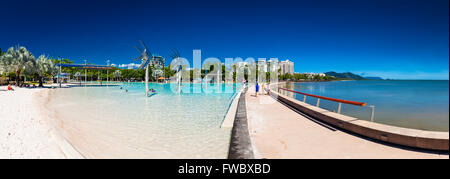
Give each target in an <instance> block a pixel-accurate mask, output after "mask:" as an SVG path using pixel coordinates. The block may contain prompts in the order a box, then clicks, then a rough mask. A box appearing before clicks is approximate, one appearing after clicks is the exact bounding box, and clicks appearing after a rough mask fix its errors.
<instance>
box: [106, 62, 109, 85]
mask: <svg viewBox="0 0 450 179" xmlns="http://www.w3.org/2000/svg"><path fill="white" fill-rule="evenodd" d="M106 66H108V68H109V60H106ZM108 68H107V69H106V82H109V76H108V75H109V69H108Z"/></svg>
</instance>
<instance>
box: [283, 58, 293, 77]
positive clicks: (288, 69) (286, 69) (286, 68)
mask: <svg viewBox="0 0 450 179" xmlns="http://www.w3.org/2000/svg"><path fill="white" fill-rule="evenodd" d="M280 68H281V74H282V75H284V74H286V73H289V74H291V75H293V74H294V62H292V61H289V60H285V61H281V62H280Z"/></svg>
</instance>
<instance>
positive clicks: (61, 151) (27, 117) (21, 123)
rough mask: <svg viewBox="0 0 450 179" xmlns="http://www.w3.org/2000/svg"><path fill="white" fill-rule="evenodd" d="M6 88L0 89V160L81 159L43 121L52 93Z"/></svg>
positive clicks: (46, 120) (50, 125)
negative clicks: (7, 89)
mask: <svg viewBox="0 0 450 179" xmlns="http://www.w3.org/2000/svg"><path fill="white" fill-rule="evenodd" d="M6 88H7V87H6V86H0V158H32V159H36V158H80V157H81V156H80V155H79V154H78V153H77V152H76V151H74V149H73V148H72V147H71V146H70V144H68V143H67V142H66V141H65V140H64V139H63V137H62V136H61V135H59V133H58V131H57V130H56V129H55V128H54V127H52V124H51V123H50V122H49V120H48V119H46V117H45V114H46V112H45V110H44V108H43V104H44V102H45V100H46V97H47V91H48V90H51V89H47V88H44V89H40V88H36V89H26V88H15V91H6ZM47 116H48V115H47Z"/></svg>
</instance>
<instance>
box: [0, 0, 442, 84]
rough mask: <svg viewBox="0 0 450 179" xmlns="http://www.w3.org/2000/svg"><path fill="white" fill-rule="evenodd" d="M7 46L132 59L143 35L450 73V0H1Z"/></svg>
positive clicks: (160, 47)
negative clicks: (135, 46)
mask: <svg viewBox="0 0 450 179" xmlns="http://www.w3.org/2000/svg"><path fill="white" fill-rule="evenodd" d="M0 7H1V10H0V18H1V20H0V48H2V49H3V50H6V49H7V48H8V47H10V46H15V45H17V44H20V45H23V46H26V47H27V48H28V49H29V50H30V51H31V52H32V53H33V54H34V55H35V56H38V55H40V54H43V53H44V54H47V55H50V56H53V57H57V56H61V57H64V58H69V59H71V60H74V61H75V62H76V63H81V62H83V61H82V59H87V60H88V61H89V62H92V63H97V64H104V63H105V60H106V59H110V60H111V61H112V62H113V63H115V64H128V63H131V62H132V59H134V58H136V57H137V56H138V55H139V54H138V52H137V51H136V50H135V49H134V48H133V46H134V45H137V44H138V40H139V39H142V40H143V41H144V42H146V44H147V46H149V48H150V49H151V51H152V52H154V53H157V54H160V55H162V56H165V57H166V59H170V57H169V55H170V54H171V49H172V48H176V49H178V50H179V51H180V52H181V55H182V56H184V57H186V58H187V59H192V50H193V49H201V50H202V58H203V59H205V58H206V57H219V58H225V57H242V58H247V57H254V58H259V57H266V58H270V57H276V58H279V59H280V60H284V59H290V60H292V61H294V62H295V71H296V72H327V71H337V72H346V71H350V72H354V73H357V74H362V75H365V76H381V77H384V78H396V79H448V78H449V62H448V60H449V50H448V49H449V23H448V21H449V1H448V0H420V1H419V0H352V1H350V0H339V1H337V0H329V1H325V0H314V1H312V0H306V1H275V0H273V1H261V0H258V1H256V0H252V1H250V0H249V1H233V0H231V1H230V0H229V1H188V0H185V1H181V0H180V1H153V2H150V1H137V0H127V1H114V0H110V1H95V0H93V1H84V0H77V1H67V2H66V1H59V2H58V1H50V0H40V1H29V2H26V1H3V0H2V1H0Z"/></svg>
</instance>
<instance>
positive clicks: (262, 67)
mask: <svg viewBox="0 0 450 179" xmlns="http://www.w3.org/2000/svg"><path fill="white" fill-rule="evenodd" d="M258 70H261V71H263V72H267V63H266V59H258Z"/></svg>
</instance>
